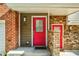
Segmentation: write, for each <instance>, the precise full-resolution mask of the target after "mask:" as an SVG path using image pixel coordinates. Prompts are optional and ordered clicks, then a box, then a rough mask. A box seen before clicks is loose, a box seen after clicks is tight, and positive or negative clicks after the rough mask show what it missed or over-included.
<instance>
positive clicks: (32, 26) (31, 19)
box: [31, 16, 47, 47]
mask: <svg viewBox="0 0 79 59" xmlns="http://www.w3.org/2000/svg"><path fill="white" fill-rule="evenodd" d="M33 17H46V47H47V16H31V45H32V46H33Z"/></svg>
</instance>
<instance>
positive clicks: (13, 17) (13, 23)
mask: <svg viewBox="0 0 79 59" xmlns="http://www.w3.org/2000/svg"><path fill="white" fill-rule="evenodd" d="M2 7H3V5H2V6H1V5H0V8H2ZM5 7H6V6H5ZM2 10H3V11H2ZM2 10H0V13H1V12H5V8H4V7H3V8H2ZM18 15H19V14H18V12H16V11H13V10H10V9H9V10H8V12H5V14H4V15H3V16H1V17H0V19H1V20H5V36H6V37H5V40H6V41H5V50H6V51H9V50H12V49H15V48H17V47H18V46H19V45H18V24H19V23H18V22H19V16H18Z"/></svg>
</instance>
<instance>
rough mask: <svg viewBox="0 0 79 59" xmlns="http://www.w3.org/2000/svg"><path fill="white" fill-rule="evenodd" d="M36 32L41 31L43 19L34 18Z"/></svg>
mask: <svg viewBox="0 0 79 59" xmlns="http://www.w3.org/2000/svg"><path fill="white" fill-rule="evenodd" d="M36 32H43V20H36Z"/></svg>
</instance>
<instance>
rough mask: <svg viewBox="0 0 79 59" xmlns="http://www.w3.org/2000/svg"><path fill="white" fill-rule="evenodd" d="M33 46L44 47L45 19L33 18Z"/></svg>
mask: <svg viewBox="0 0 79 59" xmlns="http://www.w3.org/2000/svg"><path fill="white" fill-rule="evenodd" d="M33 46H46V17H37V16H36V17H33Z"/></svg>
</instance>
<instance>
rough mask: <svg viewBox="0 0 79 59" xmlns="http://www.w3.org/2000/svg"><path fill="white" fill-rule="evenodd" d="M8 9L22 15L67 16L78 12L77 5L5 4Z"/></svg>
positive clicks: (78, 5)
mask: <svg viewBox="0 0 79 59" xmlns="http://www.w3.org/2000/svg"><path fill="white" fill-rule="evenodd" d="M7 5H8V7H9V8H11V9H13V10H16V11H19V12H23V13H48V12H49V13H50V14H51V15H68V14H71V13H73V12H76V11H79V3H75V4H73V3H70V4H69V3H61V4H60V3H45V4H44V3H42V4H41V3H7Z"/></svg>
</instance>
